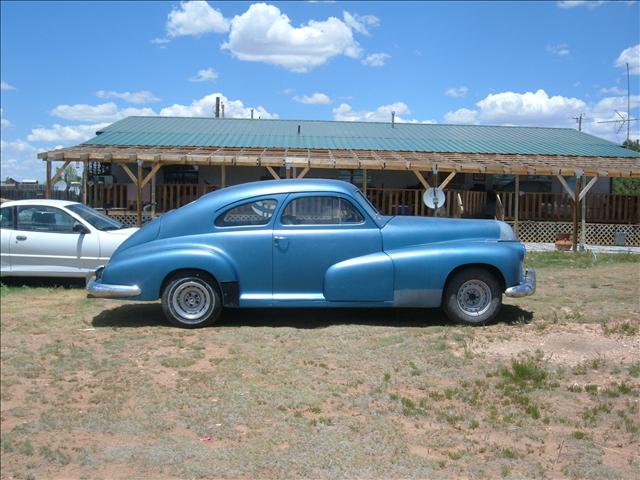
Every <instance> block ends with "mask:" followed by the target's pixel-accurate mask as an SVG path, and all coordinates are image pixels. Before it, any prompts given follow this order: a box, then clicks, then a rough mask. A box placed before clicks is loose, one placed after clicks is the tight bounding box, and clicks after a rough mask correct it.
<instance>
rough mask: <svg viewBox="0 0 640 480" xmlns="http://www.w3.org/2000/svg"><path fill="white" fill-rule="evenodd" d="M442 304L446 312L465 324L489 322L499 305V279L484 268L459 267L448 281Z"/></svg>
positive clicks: (497, 310) (500, 291) (453, 318)
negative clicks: (458, 270)
mask: <svg viewBox="0 0 640 480" xmlns="http://www.w3.org/2000/svg"><path fill="white" fill-rule="evenodd" d="M442 306H443V308H444V311H445V313H446V314H447V316H448V317H449V318H450V319H451V320H454V321H456V322H460V323H466V324H468V325H484V324H486V323H489V322H491V321H493V320H494V319H495V318H496V316H497V315H498V313H499V312H500V308H501V307H502V289H501V288H500V282H499V281H498V279H497V278H496V277H495V275H493V274H492V273H490V272H488V271H487V270H483V269H479V268H469V269H466V270H462V271H461V272H458V273H456V274H455V275H454V276H453V277H452V278H451V279H450V280H449V281H448V282H447V286H446V287H445V293H444V298H443V302H442Z"/></svg>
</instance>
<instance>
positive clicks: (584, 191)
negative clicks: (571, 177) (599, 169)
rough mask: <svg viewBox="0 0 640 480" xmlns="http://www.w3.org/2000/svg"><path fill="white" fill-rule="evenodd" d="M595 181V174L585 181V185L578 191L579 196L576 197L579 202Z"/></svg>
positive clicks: (596, 178) (596, 179)
mask: <svg viewBox="0 0 640 480" xmlns="http://www.w3.org/2000/svg"><path fill="white" fill-rule="evenodd" d="M597 181H598V177H597V176H595V177H593V178H592V179H591V180H589V183H587V184H586V185H585V187H584V188H583V189H582V190H581V191H580V197H579V198H578V200H579V201H580V202H581V201H582V199H583V198H584V197H585V196H586V195H587V192H589V190H590V189H591V187H593V186H594V185H595V183H596V182H597Z"/></svg>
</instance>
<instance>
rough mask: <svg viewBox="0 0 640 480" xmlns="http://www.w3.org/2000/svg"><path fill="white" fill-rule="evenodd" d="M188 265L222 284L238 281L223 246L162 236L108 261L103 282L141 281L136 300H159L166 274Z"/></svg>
mask: <svg viewBox="0 0 640 480" xmlns="http://www.w3.org/2000/svg"><path fill="white" fill-rule="evenodd" d="M172 240H175V239H172ZM185 269H186V270H202V271H205V272H207V273H209V274H210V275H211V276H212V277H213V278H214V279H215V280H216V281H217V282H218V283H219V284H221V283H225V282H237V281H238V275H237V271H236V269H235V267H234V265H233V262H232V261H231V259H230V258H229V257H228V256H227V255H226V254H225V253H224V252H222V251H221V250H219V249H217V248H215V247H212V246H210V245H206V244H201V243H183V244H177V245H176V244H175V243H170V242H167V240H158V241H155V242H149V243H146V244H143V245H139V246H136V247H131V248H129V249H127V250H125V251H124V252H121V253H120V254H119V255H117V257H115V258H113V259H112V260H111V262H109V263H108V264H107V266H106V268H105V269H104V272H103V274H102V282H103V283H105V284H114V285H137V286H138V287H140V289H141V290H142V293H141V294H140V295H139V296H137V297H132V298H131V299H132V300H156V299H158V298H159V297H160V294H161V288H162V284H163V282H164V280H165V278H167V276H168V275H170V274H171V273H173V272H175V271H177V270H185Z"/></svg>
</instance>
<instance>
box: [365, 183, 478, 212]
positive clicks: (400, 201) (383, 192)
mask: <svg viewBox="0 0 640 480" xmlns="http://www.w3.org/2000/svg"><path fill="white" fill-rule="evenodd" d="M444 194H445V198H446V200H445V204H444V207H442V209H440V210H439V213H440V215H441V216H446V217H456V216H458V202H457V195H458V194H459V195H460V198H461V199H462V205H463V207H464V208H463V212H462V215H461V216H463V217H475V216H481V215H482V214H483V212H484V210H485V208H486V204H487V193H486V192H471V191H465V190H445V192H444ZM422 195H423V191H422V190H410V189H400V188H395V189H394V188H367V197H368V198H369V200H370V201H371V203H372V204H373V205H375V207H376V208H377V209H378V210H380V212H382V213H383V214H384V215H421V216H426V215H433V210H429V209H428V208H427V207H426V206H425V204H424V202H423V201H422Z"/></svg>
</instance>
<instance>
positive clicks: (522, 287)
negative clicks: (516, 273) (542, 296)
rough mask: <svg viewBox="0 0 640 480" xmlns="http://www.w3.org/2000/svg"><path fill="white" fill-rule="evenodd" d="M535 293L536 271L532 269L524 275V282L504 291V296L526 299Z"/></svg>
mask: <svg viewBox="0 0 640 480" xmlns="http://www.w3.org/2000/svg"><path fill="white" fill-rule="evenodd" d="M534 293H536V271H535V270H534V269H533V268H530V269H528V270H527V272H526V273H525V274H524V282H522V283H521V284H519V285H514V286H513V287H509V288H507V289H506V290H505V292H504V294H505V295H506V296H507V297H514V298H519V297H527V296H529V295H533V294H534Z"/></svg>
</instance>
